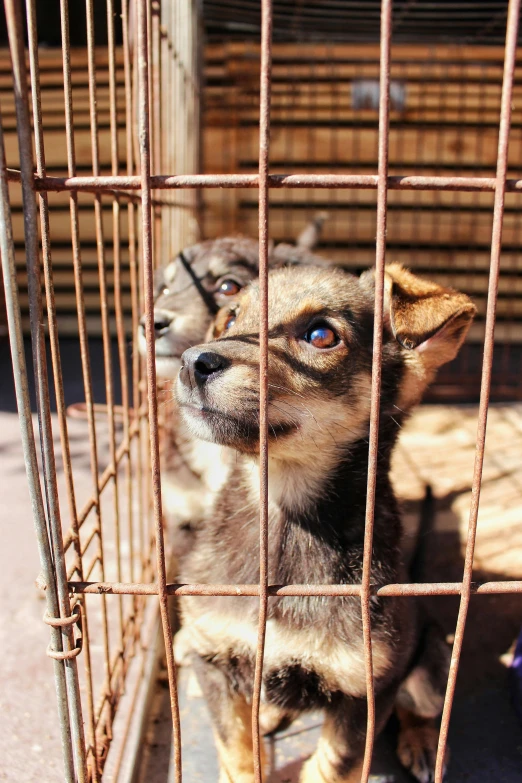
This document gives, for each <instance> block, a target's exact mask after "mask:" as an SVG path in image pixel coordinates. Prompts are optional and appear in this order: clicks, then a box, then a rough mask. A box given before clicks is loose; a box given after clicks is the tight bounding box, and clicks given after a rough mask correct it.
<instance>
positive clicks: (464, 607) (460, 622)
mask: <svg viewBox="0 0 522 783" xmlns="http://www.w3.org/2000/svg"><path fill="white" fill-rule="evenodd" d="M519 19H520V0H509V6H508V16H507V28H506V50H505V55H504V76H503V80H502V103H501V111H500V126H499V136H498V152H497V176H496V189H495V204H494V208H493V229H492V233H491V263H490V272H489V286H488V302H487V314H486V335H485V338H484V358H483V363H482V379H481V387H480V405H479V414H478V425H477V442H476V449H475V465H474V469H473V484H472V494H471V507H470V511H469V527H468V535H467V541H466V554H465V558H464V573H463V577H462V592H461V595H460V605H459V612H458V617H457V625H456V628H455V641H454V643H453V650H452V653H451V664H450V670H449V676H448V683H447V689H446V694H445V699H444V708H443V712H442V721H441V727H440V735H439V745H438V749H437V762H436V769H435V783H442V777H443V774H444V756H445V750H446V744H447V739H448V730H449V721H450V717H451V708H452V705H453V697H454V694H455V687H456V684H457V675H458V669H459V663H460V656H461V652H462V644H463V640H464V633H465V629H466V619H467V613H468V607H469V601H470V597H471V591H470V586H471V580H472V578H473V575H472V574H473V556H474V551H475V540H476V535H477V522H478V512H479V502H480V488H481V484H482V469H483V465H484V449H485V447H486V427H487V418H488V408H489V396H490V389H491V374H492V367H493V350H494V346H495V316H496V308H497V296H498V281H499V274H500V253H501V248H502V225H503V220H504V202H505V183H506V177H507V169H508V151H509V131H510V126H511V112H512V95H513V81H514V75H515V63H516V53H517V41H518V24H519Z"/></svg>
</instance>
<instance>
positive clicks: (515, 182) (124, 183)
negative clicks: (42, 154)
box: [10, 170, 522, 206]
mask: <svg viewBox="0 0 522 783" xmlns="http://www.w3.org/2000/svg"><path fill="white" fill-rule="evenodd" d="M10 179H12V180H13V181H18V179H19V173H18V172H17V171H13V170H11V177H10ZM267 181H268V185H269V187H270V188H326V189H330V188H339V189H346V188H354V189H357V190H377V188H378V184H379V177H378V175H375V174H270V175H269V176H268V180H267ZM34 182H35V188H36V190H55V191H60V190H70V191H75V190H85V191H92V192H93V193H94V192H97V191H109V192H110V191H111V190H122V191H125V190H140V188H141V179H140V177H139V176H132V175H127V176H124V175H120V176H118V177H115V176H100V177H78V176H69V177H49V176H47V177H37V176H35V178H34ZM150 183H151V188H153V189H154V190H168V189H172V188H174V189H178V188H181V189H182V188H258V187H259V175H258V174H172V175H169V174H161V175H160V174H158V175H153V176H151V178H150ZM497 187H498V180H497V179H496V178H495V177H435V176H433V177H428V176H426V177H424V176H405V177H401V176H396V175H395V176H388V177H387V188H388V190H460V191H462V192H474V191H479V192H482V191H483V192H494V191H495V190H496V188H497ZM505 189H506V191H507V192H509V193H519V192H522V179H507V180H506V182H505ZM177 206H178V205H177Z"/></svg>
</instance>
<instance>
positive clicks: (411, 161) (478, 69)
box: [203, 7, 521, 401]
mask: <svg viewBox="0 0 522 783" xmlns="http://www.w3.org/2000/svg"><path fill="white" fill-rule="evenodd" d="M412 13H413V12H412ZM469 13H470V14H472V11H471V10H470V12H469ZM397 14H398V15H399V17H400V16H401V9H400V7H399V8H398V9H397ZM399 29H400V27H399ZM323 35H324V38H325V40H324V41H322V40H321V29H320V28H318V30H317V32H316V35H315V37H314V41H313V42H311V41H310V40H308V39H307V40H306V42H305V43H300V44H297V43H292V42H286V43H280V42H279V43H274V47H273V65H272V104H271V117H272V123H271V124H272V143H271V151H270V163H271V172H272V173H273V174H282V173H285V172H289V171H299V172H303V173H314V174H329V173H336V174H339V173H341V172H342V173H346V174H348V175H349V174H353V173H354V172H357V173H358V174H362V173H371V172H373V171H375V168H376V165H377V153H378V102H379V56H380V55H379V48H378V47H377V46H376V45H375V44H370V43H367V44H364V43H360V42H357V43H339V42H332V40H329V39H328V38H327V37H326V34H323ZM352 35H354V33H352ZM397 38H399V40H400V37H399V35H398V31H397V33H394V39H393V40H394V44H395V45H394V46H393V57H392V60H391V63H390V125H389V172H390V175H392V176H394V175H396V176H410V175H411V176H415V175H425V176H439V177H446V176H449V177H452V176H459V177H468V176H477V177H493V176H494V173H495V166H496V154H497V145H498V118H499V114H500V100H501V88H502V74H503V63H504V50H503V48H502V47H501V46H488V47H486V46H477V45H472V44H467V45H466V46H463V45H456V44H455V43H445V44H441V43H438V44H433V45H432V46H430V47H426V46H422V45H419V44H418V43H395V40H396V39H397ZM354 40H357V39H356V38H354ZM205 68H206V77H207V90H206V96H207V99H206V104H205V115H204V116H205V124H204V139H203V140H204V166H205V170H206V171H207V172H209V173H218V172H220V173H221V172H222V171H223V163H224V162H223V158H222V153H221V150H222V149H223V147H224V148H225V149H226V151H227V158H228V159H227V161H226V166H227V169H226V170H230V171H242V172H245V173H246V172H253V171H255V169H256V165H257V164H256V157H257V152H256V144H257V126H258V122H259V106H258V103H259V85H258V82H259V47H258V45H257V43H256V42H255V40H247V41H241V42H240V41H239V40H235V39H234V40H233V41H232V42H231V41H228V42H227V43H223V42H217V40H216V42H215V43H214V42H213V43H211V44H209V46H208V47H207V49H206V66H205ZM518 81H519V68H518V67H517V69H516V72H515V82H514V86H513V95H514V96H516V95H517V91H518V90H519V86H518ZM223 105H225V106H226V107H227V111H226V113H224V112H223ZM225 118H226V120H225ZM520 134H521V129H520V115H519V107H518V102H517V101H516V100H515V103H514V107H513V117H512V123H511V144H510V148H509V157H508V163H509V165H508V177H517V176H518V163H519V158H520V155H519V145H520V138H521V137H520ZM506 198H507V200H506V208H505V217H504V231H503V252H502V270H503V275H502V278H501V282H500V289H499V298H498V308H497V310H498V311H497V327H496V339H497V347H496V350H495V357H494V369H495V372H494V378H493V387H492V392H493V398H494V399H498V400H501V399H515V398H517V399H518V398H519V396H520V393H521V387H520V383H519V379H518V375H519V373H518V367H519V364H520V352H521V348H520V337H519V332H520V325H519V322H518V317H519V316H518V311H519V309H520V289H519V276H520V233H519V220H518V213H519V205H518V198H517V196H516V195H515V194H510V193H509V194H508V195H507V197H506ZM204 201H205V210H204V230H205V233H206V235H208V236H215V235H216V234H220V233H226V232H231V231H232V232H233V231H236V232H237V231H240V232H244V233H247V234H248V233H251V232H252V231H253V230H255V221H256V213H257V196H256V192H255V191H253V190H252V191H248V190H239V191H235V192H230V191H229V192H221V193H219V192H216V193H214V192H207V193H205V196H204ZM492 208H493V193H492V192H477V191H475V192H469V193H463V192H462V191H458V190H457V191H422V192H419V191H411V192H405V191H402V190H401V191H390V193H389V197H388V212H389V214H390V215H391V218H392V219H391V220H390V224H389V226H388V231H387V260H388V262H393V261H398V262H400V263H403V264H405V265H406V266H408V267H409V268H411V269H412V270H414V271H415V272H418V273H419V274H421V275H422V274H425V275H427V276H429V277H431V279H433V280H434V281H437V282H440V283H441V284H442V285H450V286H454V287H455V288H457V289H459V290H462V291H465V292H466V293H468V294H469V295H470V296H472V297H473V300H474V301H475V303H476V304H477V307H478V316H477V318H476V319H475V322H474V324H473V326H472V328H471V330H470V333H469V334H468V338H467V344H466V346H465V347H464V348H463V350H462V351H461V353H460V354H459V357H458V358H457V359H456V360H455V361H454V362H453V363H452V364H450V365H449V366H448V367H445V368H442V370H441V372H440V374H439V376H438V378H437V382H436V384H435V385H434V387H433V388H432V389H431V390H430V391H429V392H428V395H429V397H430V399H437V400H440V401H444V400H446V401H448V400H461V401H471V400H477V399H478V393H479V387H480V363H481V349H482V343H483V340H484V324H485V314H486V300H487V285H488V270H489V242H490V235H491V226H492V222H491V221H492V217H491V216H492ZM270 209H271V215H270V218H271V223H270V225H271V236H272V239H273V240H274V241H275V242H277V241H284V242H292V241H295V238H296V237H297V236H298V234H299V231H300V230H301V228H302V226H303V225H304V224H305V223H306V221H308V220H311V219H313V217H314V216H316V215H317V214H320V213H322V214H323V215H324V216H325V220H324V223H323V226H322V231H321V240H320V241H321V245H320V247H321V251H322V252H323V253H324V254H325V255H326V256H327V257H328V258H329V259H331V260H332V261H335V262H337V263H340V264H343V265H344V266H345V267H346V268H348V269H350V270H353V271H354V272H355V273H357V274H360V273H361V272H362V271H363V270H364V269H366V268H367V267H368V266H370V265H371V264H373V262H374V255H375V233H376V222H375V220H376V193H375V192H374V191H372V190H368V191H361V190H341V189H339V190H335V191H329V190H324V189H321V190H314V189H313V188H302V189H300V190H295V189H285V190H282V191H280V192H274V193H273V195H272V198H271V206H270Z"/></svg>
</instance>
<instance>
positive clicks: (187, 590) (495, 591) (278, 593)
mask: <svg viewBox="0 0 522 783" xmlns="http://www.w3.org/2000/svg"><path fill="white" fill-rule="evenodd" d="M462 585H463V583H462V582H426V583H421V582H417V583H414V584H408V583H402V582H401V583H397V584H388V585H382V586H380V587H379V586H378V585H371V586H370V595H376V596H379V598H390V597H407V596H423V595H460V593H461V591H462ZM69 589H70V590H71V592H72V593H78V594H80V593H87V594H91V595H92V594H94V595H96V594H98V593H103V594H105V593H111V594H114V595H120V594H121V595H158V586H157V584H144V583H141V584H139V583H135V584H132V583H118V582H80V581H71V582H69ZM470 589H471V592H472V593H473V594H474V595H504V594H507V593H522V580H521V581H509V582H506V581H499V582H472V583H471V585H470ZM166 590H167V593H168V594H169V595H178V596H179V595H224V596H226V595H230V596H258V595H259V585H256V584H255V585H248V584H242V585H240V584H234V585H217V584H212V585H208V584H167V585H166ZM361 590H362V585H360V584H354V585H345V584H342V585H330V584H328V585H269V586H268V595H269V596H274V597H278V598H283V597H287V596H326V597H341V596H360V595H361Z"/></svg>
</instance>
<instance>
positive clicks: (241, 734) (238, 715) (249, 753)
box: [194, 656, 265, 783]
mask: <svg viewBox="0 0 522 783" xmlns="http://www.w3.org/2000/svg"><path fill="white" fill-rule="evenodd" d="M194 669H195V672H196V676H197V678H198V681H199V684H200V686H201V689H202V691H203V694H204V696H205V699H206V702H207V706H208V708H209V711H210V715H211V718H212V723H213V726H214V736H215V739H216V747H217V750H218V755H219V766H220V777H219V783H254V756H253V750H252V706H251V705H250V704H248V702H247V701H246V699H245V697H244V696H243V695H242V694H239V693H236V692H235V691H234V690H233V689H232V687H231V685H230V683H229V681H228V679H227V677H226V674H224V672H223V671H222V670H221V669H219V668H218V667H217V666H215V665H214V664H212V663H209V662H208V661H206V660H204V659H203V658H200V657H199V656H195V660H194ZM261 751H262V758H261V763H262V765H263V768H264V767H265V754H264V745H263V743H262V740H261Z"/></svg>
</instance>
